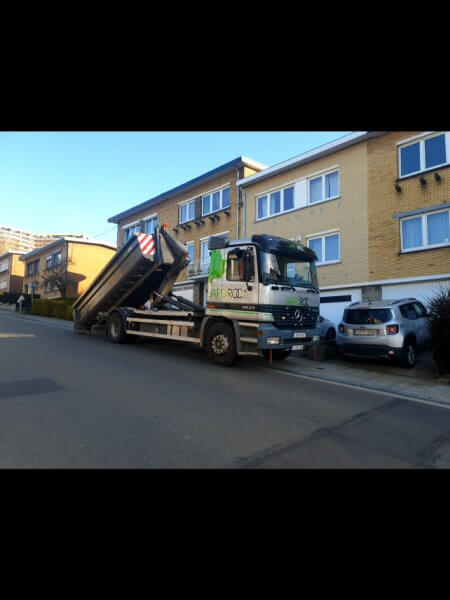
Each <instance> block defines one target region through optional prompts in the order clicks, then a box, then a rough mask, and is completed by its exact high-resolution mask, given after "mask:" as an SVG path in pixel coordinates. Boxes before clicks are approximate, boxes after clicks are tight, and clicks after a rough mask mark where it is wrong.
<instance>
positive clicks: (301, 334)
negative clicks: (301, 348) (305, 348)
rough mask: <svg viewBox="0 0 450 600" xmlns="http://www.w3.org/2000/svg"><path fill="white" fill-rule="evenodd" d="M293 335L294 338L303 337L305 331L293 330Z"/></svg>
mask: <svg viewBox="0 0 450 600" xmlns="http://www.w3.org/2000/svg"><path fill="white" fill-rule="evenodd" d="M294 337H295V338H304V337H306V333H305V332H304V331H295V332H294Z"/></svg>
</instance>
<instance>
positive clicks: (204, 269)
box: [187, 260, 210, 278]
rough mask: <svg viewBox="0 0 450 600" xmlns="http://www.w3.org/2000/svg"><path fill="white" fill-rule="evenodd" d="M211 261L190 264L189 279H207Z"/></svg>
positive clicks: (197, 261)
mask: <svg viewBox="0 0 450 600" xmlns="http://www.w3.org/2000/svg"><path fill="white" fill-rule="evenodd" d="M209 262H210V261H209V260H208V261H201V260H196V261H194V262H191V263H189V265H188V268H187V269H188V275H189V277H196V278H202V277H207V276H208V272H209Z"/></svg>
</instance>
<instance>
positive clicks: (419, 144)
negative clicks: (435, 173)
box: [399, 133, 448, 177]
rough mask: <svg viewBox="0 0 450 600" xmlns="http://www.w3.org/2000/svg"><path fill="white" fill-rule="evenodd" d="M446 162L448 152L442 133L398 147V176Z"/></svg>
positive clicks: (418, 171) (411, 173)
mask: <svg viewBox="0 0 450 600" xmlns="http://www.w3.org/2000/svg"><path fill="white" fill-rule="evenodd" d="M447 163H448V153H447V151H446V143H445V134H444V133H440V134H439V135H434V136H432V137H428V138H424V139H422V140H418V141H416V142H413V143H411V144H407V145H404V146H400V147H399V167H400V168H399V171H400V177H405V176H407V175H413V174H415V173H420V172H421V171H426V170H427V169H433V168H435V167H438V166H440V165H445V164H447Z"/></svg>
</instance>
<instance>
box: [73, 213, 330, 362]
mask: <svg viewBox="0 0 450 600" xmlns="http://www.w3.org/2000/svg"><path fill="white" fill-rule="evenodd" d="M209 250H210V264H209V271H208V295H207V304H206V307H202V306H200V305H199V304H196V303H194V302H191V301H190V300H188V299H186V298H183V297H182V296H177V295H175V294H174V293H173V286H174V283H175V282H176V280H177V277H178V275H179V274H180V273H181V271H182V270H183V269H184V268H185V267H186V266H187V264H188V262H189V259H188V252H187V249H186V246H185V245H184V244H182V243H181V242H179V241H177V240H175V239H174V238H172V237H171V236H170V235H169V233H168V232H167V225H166V224H164V225H162V226H161V227H157V228H156V231H155V232H154V233H153V234H144V233H136V234H134V235H132V236H131V237H130V239H129V240H128V241H127V242H126V243H125V244H124V245H123V246H122V247H121V248H120V249H119V250H118V251H117V252H116V254H115V255H114V256H113V258H112V259H111V260H110V261H109V263H108V264H107V265H106V266H105V267H104V268H103V269H102V271H101V272H100V273H99V274H98V276H97V277H96V278H95V280H94V281H93V282H92V284H91V285H90V286H89V288H88V289H87V290H86V291H85V292H84V293H83V295H81V296H80V297H79V298H78V299H77V300H76V302H75V303H74V304H73V318H74V330H75V331H76V332H77V333H83V332H85V333H87V332H92V331H93V330H97V329H99V328H100V329H103V330H105V331H106V334H107V336H108V338H109V339H110V340H111V341H112V342H114V343H117V344H121V343H125V342H130V341H133V340H134V339H136V338H137V337H138V336H143V337H150V338H159V339H168V340H177V341H180V342H185V343H186V342H187V343H192V344H196V345H198V346H200V347H201V348H203V349H204V350H206V353H207V355H208V357H209V358H210V359H211V360H212V361H213V362H215V363H218V364H220V365H223V366H231V365H232V364H233V363H234V362H235V360H236V359H237V358H238V357H239V356H259V355H261V354H262V355H263V356H265V358H266V360H267V363H268V364H271V363H272V361H273V360H282V359H284V358H286V357H288V356H289V355H290V353H291V351H292V350H306V349H308V348H309V347H314V346H317V345H318V344H319V339H320V338H319V331H318V329H317V319H318V316H319V286H318V281H317V273H316V265H315V261H316V260H317V256H316V255H315V253H314V252H313V251H312V250H311V249H310V248H307V247H305V246H302V245H301V244H300V243H299V242H295V241H292V240H287V239H284V238H279V237H276V236H271V235H266V234H261V235H253V236H252V237H251V238H250V239H243V240H232V241H230V240H229V239H228V238H226V237H223V236H212V237H211V238H210V240H209Z"/></svg>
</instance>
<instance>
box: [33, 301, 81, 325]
mask: <svg viewBox="0 0 450 600" xmlns="http://www.w3.org/2000/svg"><path fill="white" fill-rule="evenodd" d="M74 302H75V298H65V299H61V298H57V299H55V300H47V299H44V298H41V299H39V300H35V301H34V302H33V315H41V316H42V317H55V318H56V319H65V320H67V321H72V320H73V318H72V308H71V307H72V304H73V303H74Z"/></svg>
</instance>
